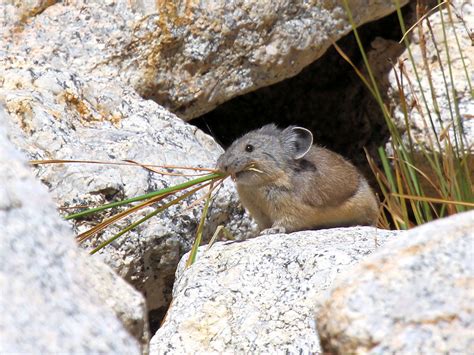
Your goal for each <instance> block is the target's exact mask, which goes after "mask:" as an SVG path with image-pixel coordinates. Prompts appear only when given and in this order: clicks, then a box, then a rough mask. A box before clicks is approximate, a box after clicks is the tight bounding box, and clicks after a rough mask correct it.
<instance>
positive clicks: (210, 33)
mask: <svg viewBox="0 0 474 355" xmlns="http://www.w3.org/2000/svg"><path fill="white" fill-rule="evenodd" d="M348 3H349V6H350V8H351V11H352V13H353V17H354V21H355V22H356V23H357V25H361V24H363V23H365V22H369V21H373V20H375V19H378V18H380V17H383V16H385V15H387V14H389V13H390V12H392V11H394V10H395V6H394V4H393V3H392V2H390V1H369V2H363V1H360V0H349V1H348ZM404 3H406V1H401V4H402V5H403V4H404ZM0 6H1V7H3V9H1V8H0V11H3V13H5V14H6V15H7V16H5V18H4V19H0V24H3V25H4V26H3V28H4V38H7V41H6V42H5V43H7V44H4V49H3V50H5V51H6V52H8V53H9V55H14V56H17V55H18V54H20V55H24V53H26V52H27V53H28V56H29V57H30V58H34V59H35V60H36V61H37V62H38V63H49V64H51V65H52V66H54V67H56V68H60V67H62V68H65V67H66V68H72V69H74V70H76V71H77V72H81V73H92V74H93V75H94V76H107V77H117V78H119V80H122V81H123V82H126V83H128V84H130V85H131V86H133V88H134V89H135V90H136V91H137V92H138V93H140V95H142V96H143V97H147V98H153V99H154V100H155V101H156V102H158V103H160V104H162V105H164V106H165V107H167V108H168V109H170V110H171V111H173V112H174V113H177V114H179V115H180V116H181V117H183V118H188V119H190V118H193V117H196V116H199V115H201V114H203V113H205V112H207V111H210V110H212V109H213V108H214V107H216V106H217V105H219V104H220V103H222V102H224V101H226V100H229V99H230V98H232V97H234V96H237V95H242V94H244V93H246V92H249V91H252V90H255V89H257V88H259V87H263V86H266V85H270V84H272V83H276V82H278V81H281V80H283V79H285V78H288V77H291V76H293V75H295V74H297V73H299V72H300V71H301V70H302V69H303V68H304V67H305V66H306V65H308V64H309V63H311V62H313V61H314V60H316V59H317V58H319V57H320V56H321V55H322V54H323V53H324V52H325V51H326V49H327V48H328V47H329V46H330V45H331V41H336V40H338V39H339V38H341V37H342V36H344V35H345V34H347V33H348V32H349V31H350V29H351V26H350V24H349V22H348V20H347V16H346V13H345V10H344V6H343V3H342V2H341V1H325V2H317V1H314V2H308V1H303V0H298V1H289V0H285V1H278V2H274V1H260V0H254V1H245V2H242V1H229V0H218V1H212V2H206V1H181V2H174V1H127V0H117V1H102V0H99V1H97V0H96V1H80V0H75V1H68V2H64V3H56V1H43V2H38V1H36V2H35V1H30V2H27V3H26V4H23V5H22V6H20V5H18V4H16V5H13V4H3V5H0ZM0 48H1V47H0ZM1 52H2V49H0V53H1Z"/></svg>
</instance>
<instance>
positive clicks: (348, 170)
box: [217, 124, 378, 234]
mask: <svg viewBox="0 0 474 355" xmlns="http://www.w3.org/2000/svg"><path fill="white" fill-rule="evenodd" d="M217 168H218V169H219V170H220V171H221V172H224V173H227V174H230V175H231V177H232V178H233V180H234V181H235V183H236V186H237V192H238V193H239V197H240V200H241V202H242V204H243V206H244V207H245V208H246V209H247V210H248V211H249V212H250V214H251V216H252V217H253V218H254V219H255V220H256V222H257V224H258V226H259V228H260V230H261V231H262V232H261V233H262V234H271V233H288V232H294V231H299V230H304V229H319V228H329V227H343V226H353V225H373V224H375V223H376V220H377V216H378V202H377V199H376V197H375V195H374V193H373V191H372V189H371V188H370V186H369V184H368V183H367V180H366V179H365V178H364V177H363V176H362V174H361V173H360V172H359V171H358V169H357V168H356V167H355V166H354V165H352V164H351V163H350V162H348V161H347V160H346V159H344V158H343V157H342V156H341V155H339V154H337V153H334V152H332V151H330V150H328V149H325V148H323V147H319V146H317V145H313V134H312V133H311V132H310V131H309V130H307V129H305V128H302V127H297V126H290V127H288V128H286V129H279V128H277V127H276V126H275V125H274V124H269V125H266V126H263V127H262V128H260V129H257V130H254V131H251V132H249V133H247V134H245V135H244V136H243V137H241V138H239V139H237V140H235V141H234V142H233V143H232V145H231V146H230V147H229V148H228V149H227V150H226V152H225V153H224V154H222V155H221V156H220V157H219V159H218V161H217Z"/></svg>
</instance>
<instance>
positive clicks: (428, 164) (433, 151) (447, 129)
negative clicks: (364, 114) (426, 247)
mask: <svg viewBox="0 0 474 355" xmlns="http://www.w3.org/2000/svg"><path fill="white" fill-rule="evenodd" d="M343 1H344V5H345V8H346V12H347V15H348V18H349V21H350V23H351V25H352V28H353V31H354V35H355V38H356V41H357V44H358V46H359V49H360V52H361V55H362V58H363V61H364V64H365V69H366V72H367V73H368V78H366V77H365V76H364V75H363V74H362V73H361V71H360V70H359V69H358V68H357V67H356V66H355V65H354V64H353V63H352V62H351V61H350V59H349V58H348V57H347V56H346V55H345V54H344V53H343V52H342V51H341V49H340V48H339V47H338V46H337V45H336V44H335V47H336V49H337V50H338V51H339V53H340V54H341V55H342V56H343V57H344V59H345V60H346V61H348V62H349V64H351V66H352V67H353V68H354V70H355V71H356V73H357V75H358V76H359V77H360V78H361V79H362V81H363V82H364V83H365V85H366V86H367V88H368V89H369V91H370V92H371V93H372V95H373V96H374V98H375V99H376V100H377V103H378V104H379V106H380V109H381V111H382V113H383V116H384V119H385V122H386V124H387V127H388V130H389V133H390V141H389V143H388V145H387V146H386V147H380V148H379V150H378V152H379V158H380V161H381V165H382V167H381V168H380V167H379V166H378V164H377V163H376V161H375V159H374V158H373V157H370V156H367V157H368V160H369V164H370V166H371V168H372V171H373V173H374V174H375V177H376V179H377V181H378V184H379V187H380V191H381V193H382V196H381V199H382V208H381V215H380V219H379V226H380V227H383V228H395V229H408V228H411V227H414V226H417V225H420V224H423V223H426V222H429V221H432V220H434V219H436V218H441V217H445V216H448V215H452V214H455V213H458V212H463V211H467V210H469V209H472V208H473V207H474V196H473V188H472V187H473V186H472V175H473V170H474V168H473V163H474V162H473V158H472V154H471V153H472V151H473V147H472V142H468V141H467V139H466V137H465V134H464V132H463V118H462V117H461V114H460V111H459V98H458V95H457V94H456V92H455V89H454V88H455V87H456V86H455V79H454V75H453V65H452V62H451V59H450V58H451V57H452V53H450V51H452V48H451V47H452V46H449V44H450V43H449V41H451V42H455V43H451V44H454V47H455V48H457V51H459V55H460V58H461V60H462V64H463V67H464V74H465V78H464V77H463V78H462V80H464V79H465V80H466V83H467V85H468V87H469V89H470V95H471V99H473V98H474V92H473V90H472V85H471V82H470V78H469V71H468V69H467V67H466V63H465V61H464V58H465V55H464V54H463V48H462V47H461V45H460V42H459V34H458V33H457V32H456V29H455V26H454V15H453V11H454V10H455V9H454V8H452V4H451V3H450V2H449V1H445V2H439V3H438V5H437V6H436V7H434V8H433V9H430V10H429V11H425V12H424V14H420V15H419V19H418V21H417V22H416V23H415V25H414V26H412V27H411V28H410V29H409V30H406V26H405V23H404V19H403V16H402V12H401V9H400V3H399V2H398V1H397V14H398V18H399V22H400V28H401V30H402V40H401V42H403V43H404V44H405V46H406V49H407V53H408V58H409V64H410V66H411V67H412V70H413V71H412V73H411V74H408V71H407V70H406V65H407V64H406V63H404V62H402V61H400V62H399V63H397V66H394V67H393V70H394V72H395V75H396V80H397V84H398V91H399V104H400V106H401V108H402V111H403V115H404V117H403V118H404V127H403V129H404V131H405V132H406V135H403V134H402V132H401V130H400V128H399V127H397V124H396V120H395V119H394V117H393V113H392V112H390V110H389V108H388V106H387V104H386V103H385V102H384V100H383V99H382V95H381V93H380V91H379V88H378V86H377V83H376V80H375V77H374V75H373V73H372V70H371V68H370V64H369V61H368V58H367V55H366V53H365V50H364V47H363V45H362V42H361V40H360V38H359V35H358V32H357V28H356V26H355V22H354V20H353V18H352V14H351V11H350V8H349V6H348V3H347V0H343ZM422 8H423V6H422V4H421V3H417V9H422ZM425 10H427V9H425ZM443 10H446V11H443ZM435 12H438V13H439V16H441V23H442V29H443V30H442V32H443V38H442V39H441V40H440V39H439V38H438V39H435V38H434V34H433V30H432V27H431V23H430V19H429V16H428V15H430V14H432V13H435ZM456 16H457V18H458V19H460V21H463V19H462V17H460V16H459V15H458V14H456ZM422 26H427V28H428V29H429V33H430V36H431V38H429V39H430V40H432V41H433V43H434V48H435V51H436V55H437V58H438V60H439V61H440V62H441V60H442V58H443V60H444V58H445V61H444V62H443V63H441V68H440V71H441V75H442V78H443V82H444V86H443V87H435V85H434V83H433V79H432V78H433V72H432V68H431V67H430V60H428V59H429V58H428V54H427V50H426V43H427V40H428V38H426V37H425V34H424V31H423V27H422ZM415 29H416V30H418V35H419V37H420V38H419V42H418V43H417V45H418V46H420V52H421V55H422V58H423V63H421V64H422V69H421V70H419V69H417V67H419V66H420V65H417V63H415V59H414V56H413V53H412V47H411V46H412V45H413V44H411V43H410V42H409V41H408V37H409V32H410V31H412V30H415ZM448 29H449V30H450V31H451V32H452V33H453V37H451V39H450V38H448V36H447V32H448ZM463 35H466V36H469V35H470V34H469V33H468V31H467V30H466V33H463ZM437 43H440V44H439V45H437ZM439 46H442V48H439ZM441 51H444V54H443V55H442V54H441ZM418 64H419V63H418ZM422 77H424V78H427V80H428V83H429V97H428V95H427V94H425V90H423V85H422ZM458 80H459V79H458ZM402 83H409V85H408V86H409V87H410V89H411V90H410V92H405V91H404V90H405V89H404V86H403V85H402ZM415 88H419V92H420V93H421V97H417V98H416V95H415ZM425 89H426V88H425ZM439 92H443V93H444V95H445V96H446V97H447V98H448V108H449V117H448V118H446V117H441V110H440V109H439V107H440V103H438V102H437V97H438V96H437V93H439ZM409 97H415V98H416V99H415V100H413V99H409ZM412 105H415V106H412ZM411 107H415V108H416V112H418V113H419V114H420V115H421V116H422V119H423V120H424V122H425V123H426V127H425V128H426V129H427V130H426V131H427V132H429V133H428V134H427V136H426V137H425V138H426V139H425V142H424V143H422V142H420V141H418V140H417V139H416V138H415V137H414V135H413V134H412V132H411V131H410V127H411V122H412V121H413V119H414V117H413V115H412V112H413V111H414V110H410V108H411ZM446 122H447V123H446Z"/></svg>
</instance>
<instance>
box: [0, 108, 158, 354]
mask: <svg viewBox="0 0 474 355" xmlns="http://www.w3.org/2000/svg"><path fill="white" fill-rule="evenodd" d="M6 121H7V118H6V115H5V113H4V111H3V109H2V107H1V106H0V181H1V184H0V236H1V243H0V260H1V263H0V290H1V297H0V314H1V316H0V353H2V354H13V353H15V354H16V353H31V354H33V353H43V354H46V353H99V352H101V353H115V354H119V353H127V354H140V353H141V352H142V350H143V351H146V349H147V348H148V337H149V334H148V324H147V322H146V319H147V318H146V315H147V313H146V307H145V302H144V299H143V297H142V296H141V295H140V294H139V293H138V292H137V291H135V290H134V289H133V288H132V287H131V286H130V285H128V284H126V283H125V282H124V281H123V280H122V279H121V278H120V277H118V276H117V275H116V274H114V273H113V272H112V271H111V270H110V269H109V268H108V267H107V266H106V265H104V264H102V263H100V262H99V261H97V260H93V259H91V258H89V257H88V256H87V255H85V253H84V252H83V251H81V250H79V249H77V247H76V246H75V244H74V240H73V235H72V232H71V230H70V228H68V226H67V224H66V223H64V222H62V221H61V220H60V218H59V216H58V215H57V211H56V209H55V206H54V204H53V202H52V200H51V198H50V197H49V196H48V193H47V191H46V188H45V187H44V186H42V185H41V184H40V183H39V182H37V181H36V180H35V178H34V177H33V174H32V173H31V171H30V169H29V167H27V166H26V162H25V160H24V157H23V156H22V155H21V154H20V153H19V152H18V151H17V150H16V149H14V148H13V146H12V145H11V143H10V142H9V141H8V138H7V131H6V129H5V122H6ZM117 316H118V317H119V318H120V319H121V321H122V322H121V321H120V320H119V319H118V318H117ZM131 334H133V336H134V337H135V338H134V337H133V336H132V335H131Z"/></svg>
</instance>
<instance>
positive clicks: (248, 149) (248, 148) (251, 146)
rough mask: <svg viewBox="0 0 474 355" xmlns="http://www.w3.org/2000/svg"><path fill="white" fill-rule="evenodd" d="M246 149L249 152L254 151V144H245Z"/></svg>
mask: <svg viewBox="0 0 474 355" xmlns="http://www.w3.org/2000/svg"><path fill="white" fill-rule="evenodd" d="M245 151H246V152H249V153H251V152H253V145H252V144H247V145H246V146H245Z"/></svg>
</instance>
